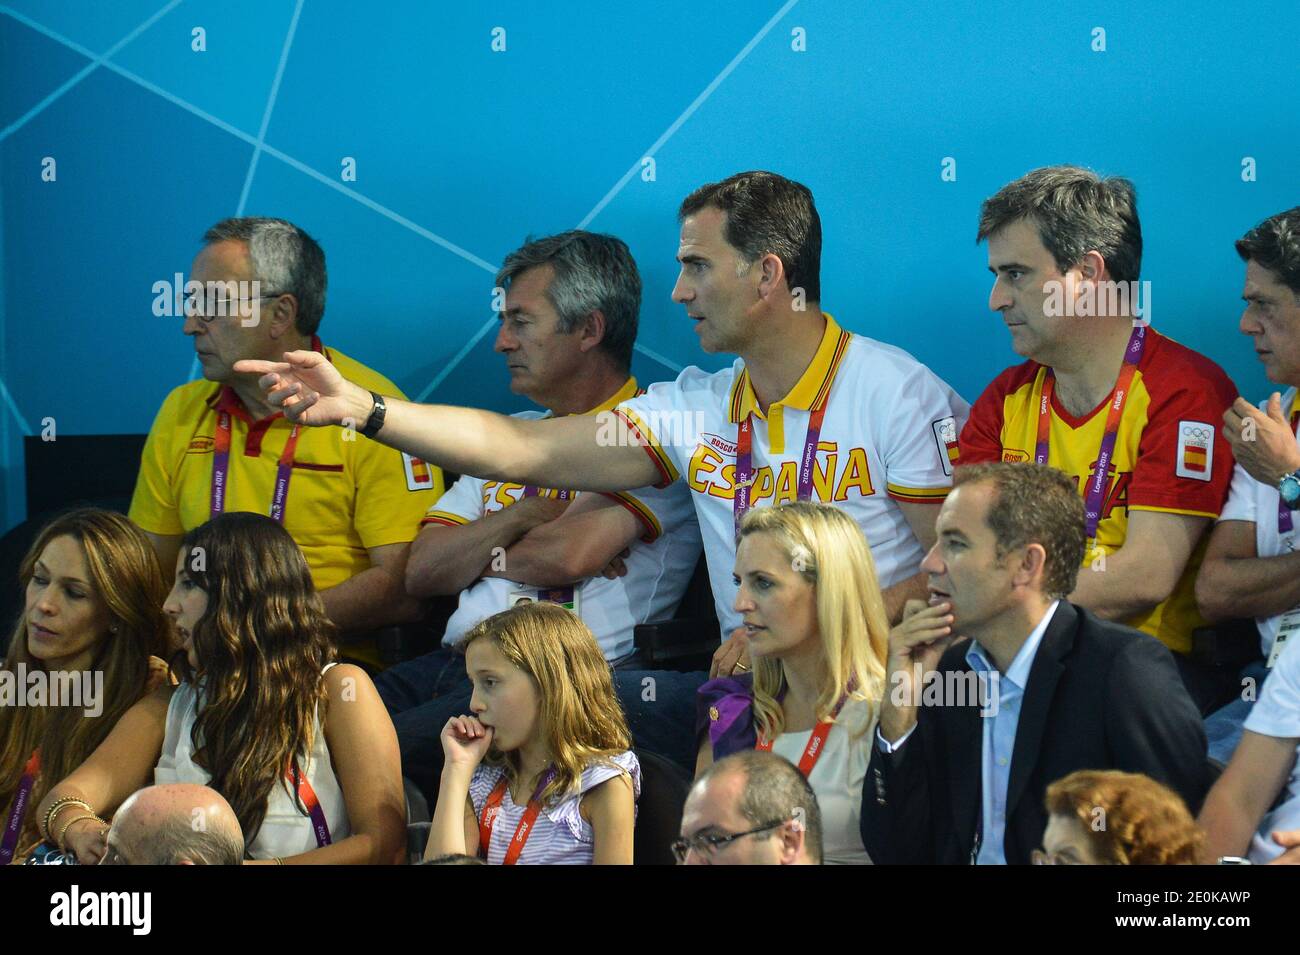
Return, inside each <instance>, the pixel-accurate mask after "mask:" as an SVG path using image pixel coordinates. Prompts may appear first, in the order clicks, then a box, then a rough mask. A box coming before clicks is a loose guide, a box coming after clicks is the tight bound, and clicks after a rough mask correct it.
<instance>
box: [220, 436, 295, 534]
mask: <svg viewBox="0 0 1300 955" xmlns="http://www.w3.org/2000/svg"><path fill="white" fill-rule="evenodd" d="M298 432H299V426H298V425H294V426H293V430H292V431H290V432H289V440H288V441H286V442H285V443H284V450H283V451H282V452H280V463H279V466H278V467H277V468H276V472H275V491H274V493H273V494H272V495H271V512H270V513H271V517H272V518H274V519H275V521H276V522H277V523H280V524H283V523H284V509H285V506H286V505H287V504H288V502H289V479H290V478H291V477H293V456H294V452H296V451H297V450H298ZM213 451H214V454H213V456H212V496H211V498H210V504H209V507H208V516H209V517H217V516H218V515H220V514H221V513H222V512H223V511H225V509H226V490H227V488H228V486H229V481H230V412H229V411H219V412H217V437H216V441H215V446H214V448H213Z"/></svg>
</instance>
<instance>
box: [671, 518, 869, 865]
mask: <svg viewBox="0 0 1300 955" xmlns="http://www.w3.org/2000/svg"><path fill="white" fill-rule="evenodd" d="M735 577H736V581H737V586H738V589H737V592H736V609H737V610H738V611H740V612H741V613H742V614H743V615H744V622H745V629H746V631H747V633H748V635H749V652H750V656H751V658H752V659H753V661H754V669H753V673H752V675H751V674H748V673H746V674H743V675H742V676H741V677H739V678H733V677H722V678H719V679H715V680H710V681H709V682H708V683H705V684H704V685H703V686H702V687H700V691H699V696H698V697H697V700H696V704H697V716H696V726H697V731H698V732H699V734H700V737H701V744H700V751H699V757H698V761H697V763H696V777H697V778H698V777H699V775H700V774H701V773H703V772H704V770H705V769H706V768H707V767H708V766H709V765H710V764H712V763H713V761H714V760H719V759H722V758H723V757H724V756H727V755H730V754H731V753H734V752H739V751H741V750H745V749H750V750H752V749H768V750H772V751H773V752H775V753H777V754H778V755H780V756H784V757H785V758H786V759H788V760H789V761H790V762H792V763H794V764H796V765H797V766H798V767H799V769H800V771H801V772H803V774H804V776H805V777H807V779H808V782H809V785H811V786H812V788H813V791H814V792H815V793H816V794H817V801H818V803H819V804H820V807H821V813H822V820H823V830H824V834H825V835H824V838H825V862H826V863H827V864H831V865H835V864H863V863H867V862H869V861H870V859H869V858H868V856H867V852H866V849H865V848H863V845H862V836H861V833H860V831H859V830H860V826H859V820H860V817H861V805H862V782H863V779H864V778H865V777H866V773H867V765H868V763H869V762H870V760H871V742H872V741H871V737H870V733H871V730H872V729H873V728H874V726H875V724H876V720H877V718H878V717H879V713H880V699H881V696H882V695H883V693H884V687H885V656H886V648H887V646H888V640H889V621H888V618H887V616H886V614H885V605H884V599H883V597H882V596H881V593H880V586H879V584H878V583H877V580H876V569H875V564H874V562H873V561H872V559H871V551H870V550H869V549H868V547H867V542H866V539H865V538H864V537H863V536H862V531H861V530H860V529H859V527H858V525H857V524H856V523H855V522H854V521H853V519H852V518H851V517H849V516H848V515H847V514H845V513H844V512H843V511H841V510H839V509H838V508H835V507H832V506H830V505H825V504H815V503H811V502H807V501H800V502H798V503H792V504H782V505H779V506H776V507H765V508H760V509H758V510H753V511H750V512H749V514H748V515H747V516H746V518H745V521H744V524H743V525H742V526H741V530H740V543H739V545H738V546H737V549H736V568H735ZM751 676H752V679H751Z"/></svg>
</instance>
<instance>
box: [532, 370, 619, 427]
mask: <svg viewBox="0 0 1300 955" xmlns="http://www.w3.org/2000/svg"><path fill="white" fill-rule="evenodd" d="M636 393H637V387H636V379H635V378H629V379H628V380H627V381H625V382H623V387H622V388H620V389H618V391H616V392H614V393H613V394H612V395H610V396H609V397H608V398H606V399H605V400H604V401H602V402H601V403H600V404H598V405H596V407H594V408H592V409H591V410H590V411H584V412H582V413H583V414H584V415H589V414H600V413H601V412H602V411H612V410H613V409H614V408H616V407H617V406H618V405H621V404H622V403H623V402H625V401H627V400H629V399H630V398H635V397H636ZM547 416H548V417H552V418H553V417H555V413H554V412H551V411H548V412H547ZM560 417H561V418H564V417H568V416H567V415H560Z"/></svg>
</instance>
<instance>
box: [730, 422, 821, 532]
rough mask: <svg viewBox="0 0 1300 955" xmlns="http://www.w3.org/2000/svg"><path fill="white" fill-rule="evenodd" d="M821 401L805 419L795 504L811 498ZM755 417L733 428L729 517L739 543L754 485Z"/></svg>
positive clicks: (819, 433) (819, 429) (819, 426)
mask: <svg viewBox="0 0 1300 955" xmlns="http://www.w3.org/2000/svg"><path fill="white" fill-rule="evenodd" d="M828 404H830V402H829V401H823V402H822V403H821V405H819V406H818V407H816V408H814V409H813V411H812V413H811V414H810V415H809V416H808V435H807V437H806V438H804V442H803V454H802V455H800V457H799V486H798V490H797V491H796V492H795V496H796V499H797V500H800V501H806V500H808V499H809V498H810V497H812V489H813V466H814V465H815V464H816V463H817V442H818V440H819V439H820V438H821V433H822V420H823V419H824V418H825V417H826V406H827V405H828ZM753 449H754V416H753V414H748V415H746V416H745V420H744V421H742V422H740V424H739V425H737V426H736V496H735V498H734V499H733V500H732V513H733V514H734V515H735V520H736V540H740V525H741V523H742V522H743V521H744V519H745V513H746V512H747V511H748V510H749V492H750V488H752V487H753V484H754V454H753Z"/></svg>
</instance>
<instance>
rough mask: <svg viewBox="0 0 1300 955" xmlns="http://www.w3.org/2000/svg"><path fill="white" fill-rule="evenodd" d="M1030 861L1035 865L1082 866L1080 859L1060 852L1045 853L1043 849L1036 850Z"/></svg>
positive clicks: (1032, 853) (1030, 854)
mask: <svg viewBox="0 0 1300 955" xmlns="http://www.w3.org/2000/svg"><path fill="white" fill-rule="evenodd" d="M1029 861H1030V863H1031V864H1033V865H1082V864H1083V863H1081V862H1080V861H1079V860H1078V859H1075V858H1074V857H1073V856H1067V855H1062V854H1061V853H1059V852H1044V851H1043V850H1042V849H1035V850H1034V851H1033V852H1031V853H1029Z"/></svg>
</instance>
